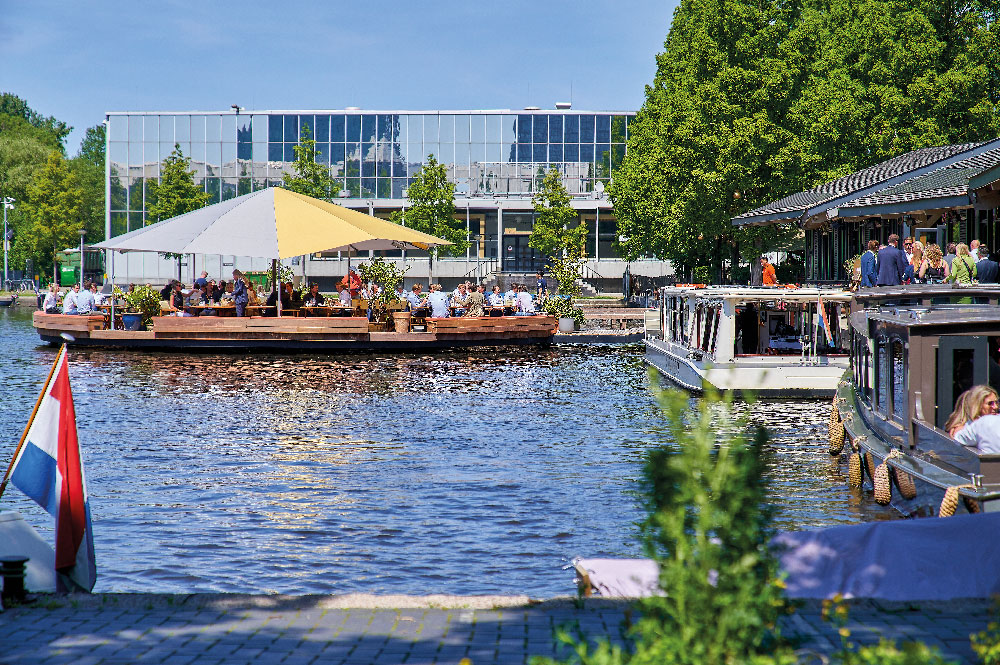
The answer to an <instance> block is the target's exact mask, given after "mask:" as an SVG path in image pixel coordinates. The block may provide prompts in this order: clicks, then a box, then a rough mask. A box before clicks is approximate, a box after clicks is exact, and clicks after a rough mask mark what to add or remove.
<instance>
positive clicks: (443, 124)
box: [438, 115, 468, 146]
mask: <svg viewBox="0 0 1000 665" xmlns="http://www.w3.org/2000/svg"><path fill="white" fill-rule="evenodd" d="M439 122H440V129H439V130H438V131H439V132H440V133H439V134H438V137H439V138H438V140H439V141H440V142H441V145H442V146H443V145H444V144H446V143H451V142H453V141H454V140H455V116H453V115H442V116H440V117H439ZM465 140H466V141H468V139H465Z"/></svg>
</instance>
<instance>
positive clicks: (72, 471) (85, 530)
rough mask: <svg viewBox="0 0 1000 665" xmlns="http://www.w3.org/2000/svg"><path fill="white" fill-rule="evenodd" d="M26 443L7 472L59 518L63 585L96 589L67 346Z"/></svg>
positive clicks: (58, 546)
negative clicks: (67, 361) (67, 360)
mask: <svg viewBox="0 0 1000 665" xmlns="http://www.w3.org/2000/svg"><path fill="white" fill-rule="evenodd" d="M22 442H23V444H22V445H21V446H20V448H19V450H18V452H17V453H15V456H14V461H13V463H12V464H11V467H10V470H9V471H8V476H9V478H10V482H11V483H12V484H13V485H14V486H15V487H17V488H18V489H19V490H21V491H22V492H24V493H25V494H27V495H28V496H29V497H30V498H31V499H33V500H34V501H35V502H36V503H37V504H38V505H40V506H41V507H42V508H44V509H45V510H46V511H47V512H48V513H49V514H50V515H52V516H53V517H54V518H55V520H56V528H55V532H56V551H55V554H56V571H57V572H58V573H61V575H58V576H57V578H58V580H59V584H60V586H61V587H62V589H61V590H65V591H69V590H74V589H73V588H72V587H73V586H74V585H75V586H77V587H79V588H81V589H83V590H85V591H91V590H93V588H94V583H95V582H96V581H97V566H96V563H95V559H94V538H93V528H92V526H91V523H90V504H89V503H88V502H87V482H86V479H85V478H84V475H83V460H82V459H81V457H80V444H79V441H78V440H77V436H76V410H75V409H74V408H73V393H72V391H71V390H70V387H69V371H68V369H67V363H66V346H65V345H63V347H62V349H60V351H59V355H58V356H57V357H56V362H55V364H54V365H53V367H52V372H51V373H50V375H49V379H48V381H47V382H46V384H45V388H44V389H43V390H42V396H41V397H40V398H39V401H38V405H37V407H36V409H35V414H34V416H33V417H32V419H31V421H30V422H29V423H28V427H27V429H26V430H25V432H24V436H23V437H22ZM3 484H4V485H6V484H7V483H6V481H4V483H3ZM2 491H3V488H2V487H0V493H2Z"/></svg>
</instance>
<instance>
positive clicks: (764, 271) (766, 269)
mask: <svg viewBox="0 0 1000 665" xmlns="http://www.w3.org/2000/svg"><path fill="white" fill-rule="evenodd" d="M760 267H761V278H762V282H761V283H762V284H763V285H764V286H774V285H775V284H777V283H778V277H777V276H776V275H775V274H774V266H772V265H771V264H770V263H769V262H768V260H767V257H766V256H762V257H760Z"/></svg>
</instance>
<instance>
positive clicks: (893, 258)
mask: <svg viewBox="0 0 1000 665" xmlns="http://www.w3.org/2000/svg"><path fill="white" fill-rule="evenodd" d="M898 245H899V236H898V235H896V234H895V233H893V234H892V235H890V236H889V244H888V245H886V246H885V247H883V248H882V249H880V250H878V277H877V278H876V281H875V284H876V285H877V286H899V285H900V284H902V283H903V272H904V271H905V270H906V255H905V254H903V251H902V250H901V249H899V248H898Z"/></svg>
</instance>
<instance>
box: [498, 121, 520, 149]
mask: <svg viewBox="0 0 1000 665" xmlns="http://www.w3.org/2000/svg"><path fill="white" fill-rule="evenodd" d="M500 132H501V135H500V142H501V143H513V142H514V139H516V138H517V116H514V115H505V116H503V119H502V120H501V121H500Z"/></svg>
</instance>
